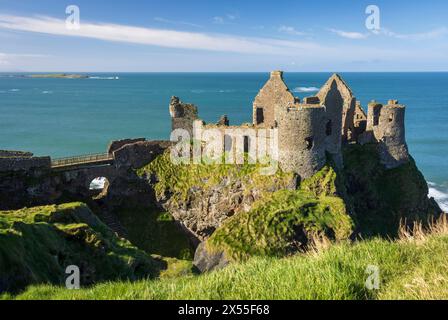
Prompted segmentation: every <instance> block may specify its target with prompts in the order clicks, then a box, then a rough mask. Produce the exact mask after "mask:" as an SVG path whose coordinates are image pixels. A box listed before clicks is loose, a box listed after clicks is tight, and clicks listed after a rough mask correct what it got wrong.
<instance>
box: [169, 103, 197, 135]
mask: <svg viewBox="0 0 448 320" xmlns="http://www.w3.org/2000/svg"><path fill="white" fill-rule="evenodd" d="M169 110H170V115H171V130H172V131H174V130H176V129H185V130H187V131H188V132H189V134H190V136H192V133H193V122H194V121H195V120H197V119H198V109H197V107H196V106H195V105H193V104H187V103H182V102H181V101H180V100H179V98H178V97H171V101H170V106H169Z"/></svg>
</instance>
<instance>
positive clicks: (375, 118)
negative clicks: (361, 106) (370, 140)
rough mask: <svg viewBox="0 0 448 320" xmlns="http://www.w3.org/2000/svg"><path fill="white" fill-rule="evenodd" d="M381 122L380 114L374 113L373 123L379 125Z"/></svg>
mask: <svg viewBox="0 0 448 320" xmlns="http://www.w3.org/2000/svg"><path fill="white" fill-rule="evenodd" d="M379 123H380V115H379V114H378V113H375V114H374V115H373V125H374V126H377V125H378V124H379Z"/></svg>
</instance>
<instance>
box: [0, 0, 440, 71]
mask: <svg viewBox="0 0 448 320" xmlns="http://www.w3.org/2000/svg"><path fill="white" fill-rule="evenodd" d="M68 5H77V6H78V7H79V9H80V29H79V30H70V29H67V28H66V25H65V19H66V17H67V14H66V13H65V9H66V7H67V6H68ZM368 5H376V6H377V7H378V8H379V9H380V16H379V17H380V20H379V21H380V29H379V30H376V31H375V32H372V31H371V30H369V29H367V28H366V26H365V21H366V19H367V18H368V14H366V13H365V11H366V7H367V6H368ZM273 69H282V70H285V71H290V72H291V71H447V70H448V1H446V0H432V1H427V2H424V1H417V0H407V1H398V0H396V1H391V0H388V1H378V0H370V1H363V0H356V1H354V0H342V1H319V0H314V1H298V0H294V1H281V0H277V1H260V0H259V1H252V0H246V1H226V0H222V1H212V0H209V1H204V0H195V1H193V0H191V1H169V0H165V1H159V0H157V1H138V0H128V1H105V0H89V1H87V0H73V1H71V2H65V1H61V0H39V1H36V0H20V1H18V0H0V71H52V72H56V71H86V72H100V71H110V72H114V71H115V72H119V71H154V72H159V71H169V72H173V71H268V70H273Z"/></svg>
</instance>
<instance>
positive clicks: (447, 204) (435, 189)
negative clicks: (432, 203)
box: [428, 182, 448, 212]
mask: <svg viewBox="0 0 448 320" xmlns="http://www.w3.org/2000/svg"><path fill="white" fill-rule="evenodd" d="M428 189H429V194H428V195H429V196H430V197H433V198H434V200H436V202H437V203H438V204H439V206H440V209H442V210H443V211H444V212H448V190H446V188H445V190H443V187H441V186H439V185H437V184H436V183H434V182H428Z"/></svg>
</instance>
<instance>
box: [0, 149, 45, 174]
mask: <svg viewBox="0 0 448 320" xmlns="http://www.w3.org/2000/svg"><path fill="white" fill-rule="evenodd" d="M15 154H16V156H13V154H12V153H9V154H8V156H7V157H0V172H8V171H11V172H12V171H29V170H33V169H44V170H50V168H51V158H50V157H32V156H29V154H30V153H15ZM2 155H5V153H2ZM17 155H19V156H17ZM20 155H21V156H20ZM31 155H32V154H31Z"/></svg>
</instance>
